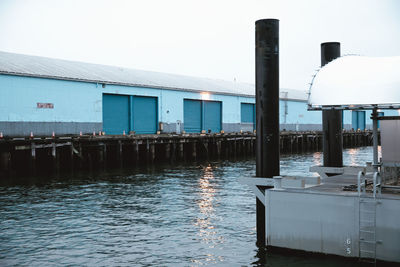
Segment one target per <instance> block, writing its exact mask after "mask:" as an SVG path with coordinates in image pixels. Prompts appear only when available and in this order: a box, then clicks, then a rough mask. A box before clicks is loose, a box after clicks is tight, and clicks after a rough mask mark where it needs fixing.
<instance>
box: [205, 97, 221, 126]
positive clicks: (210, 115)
mask: <svg viewBox="0 0 400 267" xmlns="http://www.w3.org/2000/svg"><path fill="white" fill-rule="evenodd" d="M203 104H204V130H206V131H209V130H211V132H213V133H219V132H220V131H221V129H222V127H221V102H217V101H203Z"/></svg>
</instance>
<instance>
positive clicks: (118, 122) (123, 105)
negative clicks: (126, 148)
mask: <svg viewBox="0 0 400 267" xmlns="http://www.w3.org/2000/svg"><path fill="white" fill-rule="evenodd" d="M103 131H104V132H106V133H107V134H122V133H123V131H125V132H126V133H128V132H129V96H125V95H107V94H104V95H103Z"/></svg>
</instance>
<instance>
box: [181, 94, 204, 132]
mask: <svg viewBox="0 0 400 267" xmlns="http://www.w3.org/2000/svg"><path fill="white" fill-rule="evenodd" d="M201 106H202V104H201V101H200V100H190V99H184V100H183V125H184V129H185V131H186V132H188V133H199V132H200V131H201V128H202V127H201V125H202V119H201V118H202V116H201V114H202V109H201Z"/></svg>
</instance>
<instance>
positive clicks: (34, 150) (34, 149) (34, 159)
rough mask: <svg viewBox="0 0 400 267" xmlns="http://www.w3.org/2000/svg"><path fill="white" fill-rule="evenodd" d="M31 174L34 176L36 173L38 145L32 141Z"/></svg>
mask: <svg viewBox="0 0 400 267" xmlns="http://www.w3.org/2000/svg"><path fill="white" fill-rule="evenodd" d="M29 169H30V174H31V175H32V176H35V175H36V145H35V143H34V142H32V143H31V155H30V162H29Z"/></svg>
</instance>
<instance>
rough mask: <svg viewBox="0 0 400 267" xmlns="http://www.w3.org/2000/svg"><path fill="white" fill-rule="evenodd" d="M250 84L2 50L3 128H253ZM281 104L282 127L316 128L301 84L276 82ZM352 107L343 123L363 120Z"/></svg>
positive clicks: (317, 120)
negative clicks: (294, 86)
mask: <svg viewBox="0 0 400 267" xmlns="http://www.w3.org/2000/svg"><path fill="white" fill-rule="evenodd" d="M254 92H255V89H254V85H253V84H246V83H238V82H228V81H222V80H213V79H207V78H195V77H188V76H183V75H173V74H167V73H158V72H150V71H142V70H133V69H128V68H120V67H113V66H105V65H98V64H89V63H82V62H73V61H67V60H60V59H52V58H45V57H37V56H28V55H21V54H14V53H7V52H0V132H2V133H3V135H5V136H6V135H8V136H26V135H29V134H30V133H31V132H33V133H34V134H35V135H51V134H52V132H55V134H57V135H58V134H79V133H80V132H82V133H92V132H96V133H98V132H100V131H103V132H105V133H106V134H123V133H124V132H125V133H126V134H129V133H133V132H134V133H135V134H154V133H156V132H157V131H160V132H166V133H173V132H175V133H182V132H187V133H200V132H202V131H206V132H212V133H216V132H220V131H221V130H223V131H225V132H239V131H253V129H255V97H254ZM280 107H281V110H280V117H281V129H286V130H320V129H321V113H320V112H318V111H313V112H311V111H307V94H306V93H305V92H301V91H296V90H291V89H281V103H280ZM356 115H357V116H355V117H354V118H352V114H350V112H349V115H347V117H346V116H344V117H345V121H344V124H345V125H346V127H347V128H355V127H354V123H353V125H352V120H353V121H355V118H356V120H357V123H356V124H357V128H362V127H365V126H363V125H365V120H366V119H365V118H366V115H365V114H363V115H358V114H356ZM353 116H354V115H353ZM362 116H364V117H362ZM363 120H364V124H363ZM358 125H360V126H361V127H359V126H358Z"/></svg>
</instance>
